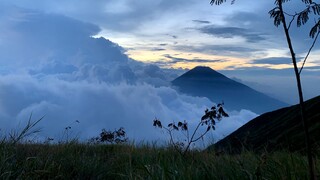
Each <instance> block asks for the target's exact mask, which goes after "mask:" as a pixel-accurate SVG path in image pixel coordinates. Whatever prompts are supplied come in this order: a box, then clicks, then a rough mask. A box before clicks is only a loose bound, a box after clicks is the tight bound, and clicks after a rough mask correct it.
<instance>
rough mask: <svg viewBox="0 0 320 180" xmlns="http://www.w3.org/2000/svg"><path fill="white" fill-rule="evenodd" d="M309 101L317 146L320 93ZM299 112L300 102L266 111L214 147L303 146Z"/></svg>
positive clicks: (270, 147) (233, 148) (308, 106)
mask: <svg viewBox="0 0 320 180" xmlns="http://www.w3.org/2000/svg"><path fill="white" fill-rule="evenodd" d="M305 105H306V112H307V117H308V123H309V127H310V128H309V132H310V137H311V142H312V144H313V148H316V147H317V146H319V145H320V144H319V143H320V138H319V137H320V111H319V109H320V96H318V97H315V98H313V99H310V100H308V101H306V102H305ZM299 114H300V109H299V105H294V106H291V107H287V108H283V109H279V110H276V111H273V112H268V113H265V114H263V115H261V116H259V117H257V118H255V119H253V120H251V121H250V122H248V123H247V124H245V125H244V126H242V127H241V128H239V129H238V130H236V131H235V132H233V133H232V134H230V135H229V136H227V137H225V138H224V139H222V140H220V141H219V142H217V143H216V144H215V145H214V147H215V148H216V149H218V150H224V151H228V152H239V151H241V149H242V148H245V149H249V150H254V151H261V150H269V151H273V150H277V149H288V150H290V151H300V150H303V149H304V145H305V144H304V142H305V141H304V131H303V126H302V124H301V120H300V115H299ZM211 148H212V147H211Z"/></svg>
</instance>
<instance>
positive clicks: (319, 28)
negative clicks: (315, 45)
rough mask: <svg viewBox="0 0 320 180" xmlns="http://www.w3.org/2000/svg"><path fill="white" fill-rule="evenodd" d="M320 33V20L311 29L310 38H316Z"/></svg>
mask: <svg viewBox="0 0 320 180" xmlns="http://www.w3.org/2000/svg"><path fill="white" fill-rule="evenodd" d="M319 31H320V19H319V21H318V22H317V23H316V24H315V25H314V26H313V27H312V28H311V30H310V33H309V36H310V37H312V38H314V37H315V36H316V34H317V33H318V32H319Z"/></svg>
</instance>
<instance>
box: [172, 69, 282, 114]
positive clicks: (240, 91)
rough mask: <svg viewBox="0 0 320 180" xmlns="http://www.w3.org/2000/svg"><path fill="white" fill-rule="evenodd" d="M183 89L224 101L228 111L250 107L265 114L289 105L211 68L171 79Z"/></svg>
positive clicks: (184, 91)
mask: <svg viewBox="0 0 320 180" xmlns="http://www.w3.org/2000/svg"><path fill="white" fill-rule="evenodd" d="M172 85H173V86H175V87H177V88H178V90H179V91H180V92H183V93H186V94H189V95H193V96H202V97H207V98H209V99H210V100H211V101H213V102H215V103H220V102H222V101H223V102H224V103H225V106H224V107H225V108H226V109H227V110H229V111H230V110H241V109H248V110H251V111H253V112H255V113H259V114H262V113H265V112H268V111H272V110H275V109H279V108H281V107H285V106H288V104H286V103H284V102H281V101H279V100H276V99H274V98H271V97H269V96H267V95H265V94H263V93H261V92H258V91H256V90H254V89H252V88H250V87H248V86H246V85H244V84H241V83H239V82H236V81H234V80H232V79H229V78H227V77H226V76H224V75H222V74H220V73H218V72H216V71H214V70H213V69H211V68H209V67H204V66H198V67H195V68H193V69H192V70H190V71H188V72H186V73H185V74H183V75H181V76H180V77H178V78H176V79H175V80H173V81H172Z"/></svg>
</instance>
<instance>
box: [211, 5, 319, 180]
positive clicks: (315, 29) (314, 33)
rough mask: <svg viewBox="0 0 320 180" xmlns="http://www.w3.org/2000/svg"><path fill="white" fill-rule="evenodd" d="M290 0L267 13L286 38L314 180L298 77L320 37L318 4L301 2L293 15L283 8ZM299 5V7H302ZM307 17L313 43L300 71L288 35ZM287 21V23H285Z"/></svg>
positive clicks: (312, 162) (314, 176) (311, 168)
mask: <svg viewBox="0 0 320 180" xmlns="http://www.w3.org/2000/svg"><path fill="white" fill-rule="evenodd" d="M226 1H227V0H211V1H210V4H211V5H213V4H215V5H220V4H222V3H224V2H226ZM290 1H291V0H275V1H274V4H275V8H273V9H272V10H270V11H269V14H270V17H271V18H273V20H274V22H273V23H274V25H275V26H276V27H279V26H280V25H282V28H283V30H284V34H285V37H286V41H287V44H288V48H289V51H290V55H291V60H292V64H293V69H294V73H295V76H296V81H297V88H298V93H299V104H300V115H301V122H302V124H303V128H304V134H305V143H306V150H307V156H308V163H309V171H310V179H316V173H315V165H314V160H313V158H314V157H313V155H312V152H311V143H310V137H309V125H308V121H307V116H306V113H305V106H304V98H303V92H302V85H301V79H300V75H301V72H302V70H303V67H304V65H305V63H306V61H307V59H308V57H309V55H310V52H311V50H312V49H313V47H314V45H315V43H316V41H317V39H318V37H319V35H320V17H319V16H320V4H319V2H317V1H314V0H301V2H302V5H303V7H302V8H303V9H302V11H301V10H299V11H298V12H295V13H288V12H286V11H285V7H283V4H285V3H289V2H290ZM234 2H235V0H232V1H231V3H232V4H233V3H234ZM302 5H301V6H302ZM309 16H314V18H315V19H314V20H315V21H314V24H313V26H312V28H311V29H310V32H309V36H310V38H313V43H312V44H311V46H310V48H309V50H308V52H307V54H306V56H305V57H304V60H303V63H302V66H301V67H300V69H299V68H298V65H297V59H296V53H295V50H294V46H293V42H292V41H291V35H290V28H291V25H292V23H293V22H294V21H295V20H296V22H297V27H301V26H302V25H305V24H306V23H307V22H309V19H310V18H309ZM288 19H289V21H287V20H288Z"/></svg>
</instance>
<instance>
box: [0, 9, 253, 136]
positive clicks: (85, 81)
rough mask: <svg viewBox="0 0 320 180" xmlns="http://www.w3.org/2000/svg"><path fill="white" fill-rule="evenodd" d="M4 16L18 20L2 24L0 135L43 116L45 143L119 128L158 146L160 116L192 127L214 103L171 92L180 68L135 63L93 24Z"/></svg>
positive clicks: (22, 12)
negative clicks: (156, 120)
mask: <svg viewBox="0 0 320 180" xmlns="http://www.w3.org/2000/svg"><path fill="white" fill-rule="evenodd" d="M0 12H2V11H0ZM2 15H3V16H4V17H14V18H13V19H10V18H5V19H6V21H1V27H2V28H3V30H4V32H5V34H1V35H0V39H1V44H0V46H1V48H0V49H1V50H0V51H1V53H0V59H1V65H3V66H2V69H0V71H1V73H0V99H1V101H0V118H1V119H2V120H1V122H0V126H1V127H2V128H1V131H9V130H10V129H11V128H17V127H21V126H22V125H23V124H25V123H26V121H27V120H28V117H29V116H30V114H31V113H32V114H33V118H34V119H37V118H40V117H42V116H45V117H44V119H43V120H42V121H41V123H40V124H39V126H40V127H42V132H41V133H40V134H39V137H40V138H45V137H53V138H55V139H56V140H59V138H63V134H64V131H65V127H67V126H71V128H72V129H71V131H72V132H74V134H75V135H77V136H78V137H79V138H80V139H82V140H85V139H87V138H90V137H92V136H97V135H98V133H99V132H100V130H101V129H102V128H106V129H111V130H113V129H116V128H119V127H124V128H125V129H126V131H127V133H128V136H129V138H131V139H132V140H137V141H140V140H157V139H159V138H160V139H163V137H164V135H163V134H161V132H160V131H158V130H155V129H154V128H153V127H152V120H153V119H154V118H155V117H157V118H159V119H161V120H162V121H163V122H164V123H169V122H171V121H172V120H174V121H181V120H188V121H190V124H191V126H192V127H193V126H194V125H195V124H196V122H198V121H199V119H200V117H201V116H202V115H203V112H204V110H205V108H207V107H210V106H212V105H213V102H210V101H209V100H208V99H207V98H204V97H191V96H187V95H183V94H180V93H178V92H177V91H176V90H174V89H172V88H170V87H169V84H170V81H171V80H172V79H174V78H175V77H177V75H178V74H181V73H182V72H183V70H170V69H161V68H159V67H158V66H156V65H150V64H149V65H148V64H143V63H140V62H136V61H134V60H132V59H129V58H128V57H127V56H126V55H125V54H124V49H123V48H122V47H120V46H119V45H117V44H115V43H113V42H111V41H109V40H107V39H104V38H93V37H92V36H93V35H95V33H98V32H99V27H98V26H96V25H93V24H88V23H83V22H81V21H78V20H74V19H72V18H69V17H65V16H60V15H56V14H45V13H42V12H38V11H30V10H26V9H20V8H17V7H12V6H10V7H7V9H6V13H3V12H2ZM17 19H18V20H17ZM6 37H10V38H6ZM240 117H242V118H240ZM251 117H253V115H252V116H247V115H246V113H243V112H235V113H233V115H232V116H231V117H230V119H231V120H230V121H226V123H227V122H230V123H231V122H232V123H231V124H232V125H231V124H228V123H227V124H226V125H224V126H222V125H223V123H221V127H220V128H219V129H220V131H221V132H224V133H223V134H226V133H229V132H230V131H231V130H232V129H233V130H234V129H235V128H237V127H238V126H241V125H242V124H244V123H245V122H246V121H248V120H249V119H250V118H251ZM76 120H78V121H79V122H80V123H75V122H76ZM19 124H20V125H19ZM3 127H4V128H3ZM192 127H191V128H192Z"/></svg>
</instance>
